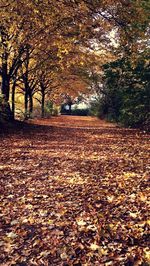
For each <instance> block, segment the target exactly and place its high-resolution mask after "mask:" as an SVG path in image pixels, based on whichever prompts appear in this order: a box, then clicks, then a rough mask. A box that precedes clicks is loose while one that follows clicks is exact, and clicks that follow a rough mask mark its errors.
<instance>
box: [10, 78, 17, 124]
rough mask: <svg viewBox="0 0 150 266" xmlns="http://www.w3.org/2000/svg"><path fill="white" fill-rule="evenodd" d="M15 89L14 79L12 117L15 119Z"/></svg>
mask: <svg viewBox="0 0 150 266" xmlns="http://www.w3.org/2000/svg"><path fill="white" fill-rule="evenodd" d="M15 89H16V80H15V81H14V83H13V86H12V98H11V100H12V107H11V109H12V119H13V120H14V119H15Z"/></svg>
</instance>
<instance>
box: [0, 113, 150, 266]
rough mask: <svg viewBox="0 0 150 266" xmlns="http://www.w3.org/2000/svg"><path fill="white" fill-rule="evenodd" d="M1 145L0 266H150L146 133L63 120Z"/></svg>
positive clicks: (4, 138)
mask: <svg viewBox="0 0 150 266" xmlns="http://www.w3.org/2000/svg"><path fill="white" fill-rule="evenodd" d="M0 143H1V153H0V177H1V178H0V265H2V266H3V265H4V266H9V265H16V266H17V265H18V266H19V265H20V266H28V265H29V266H30V265H54V266H55V265H62V266H63V265H64V266H67V265H75V266H80V265H83V266H86V265H87V266H92V265H106V266H107V265H108V266H109V265H116V266H117V265H126V266H129V265H135V266H136V265H142V266H147V265H149V263H150V250H149V226H150V219H149V212H148V210H149V204H150V194H149V186H148V181H149V148H150V146H149V134H148V133H145V132H142V131H139V130H133V129H123V128H119V127H117V126H116V125H113V124H110V123H106V122H104V121H100V120H98V119H96V118H89V117H85V118H83V117H80V118H79V117H67V116H65V117H63V116H61V117H56V118H52V119H49V120H46V119H45V120H37V121H33V122H30V123H28V124H20V125H19V126H17V127H14V128H10V129H7V130H3V132H1V135H0Z"/></svg>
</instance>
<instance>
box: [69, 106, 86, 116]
mask: <svg viewBox="0 0 150 266" xmlns="http://www.w3.org/2000/svg"><path fill="white" fill-rule="evenodd" d="M71 115H77V116H87V115H89V109H88V108H87V109H74V110H72V111H71Z"/></svg>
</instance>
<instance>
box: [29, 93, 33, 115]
mask: <svg viewBox="0 0 150 266" xmlns="http://www.w3.org/2000/svg"><path fill="white" fill-rule="evenodd" d="M28 96H29V117H32V113H33V95H32V92H29V94H28Z"/></svg>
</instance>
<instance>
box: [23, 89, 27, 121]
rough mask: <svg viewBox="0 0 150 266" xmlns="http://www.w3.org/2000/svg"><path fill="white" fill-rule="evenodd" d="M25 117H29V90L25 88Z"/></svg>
mask: <svg viewBox="0 0 150 266" xmlns="http://www.w3.org/2000/svg"><path fill="white" fill-rule="evenodd" d="M24 112H25V114H24V119H25V120H27V119H28V91H27V90H25V96H24Z"/></svg>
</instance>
